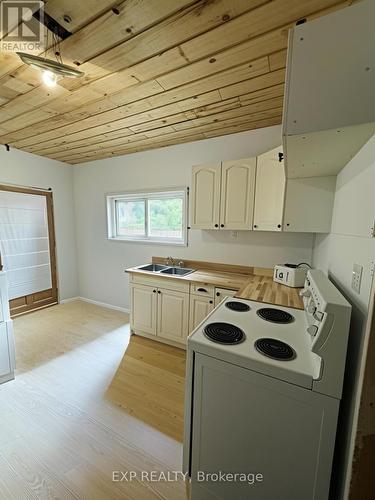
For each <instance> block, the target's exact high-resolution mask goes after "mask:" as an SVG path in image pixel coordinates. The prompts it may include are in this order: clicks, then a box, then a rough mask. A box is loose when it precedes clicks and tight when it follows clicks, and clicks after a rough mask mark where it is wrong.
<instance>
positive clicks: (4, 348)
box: [0, 322, 11, 377]
mask: <svg viewBox="0 0 375 500" xmlns="http://www.w3.org/2000/svg"><path fill="white" fill-rule="evenodd" d="M10 371H11V365H10V358H9V345H8V332H7V324H6V323H5V322H4V323H0V377H2V376H4V375H8V373H10Z"/></svg>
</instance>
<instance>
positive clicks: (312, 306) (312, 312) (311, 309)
mask: <svg viewBox="0 0 375 500" xmlns="http://www.w3.org/2000/svg"><path fill="white" fill-rule="evenodd" d="M315 311H316V307H315V304H314V302H310V304H309V305H308V307H307V312H308V313H310V314H314V313H315Z"/></svg>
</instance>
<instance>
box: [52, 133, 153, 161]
mask: <svg viewBox="0 0 375 500" xmlns="http://www.w3.org/2000/svg"><path fill="white" fill-rule="evenodd" d="M145 139H147V136H145V135H144V134H134V135H130V136H128V137H125V138H122V139H121V142H120V143H119V144H124V145H127V144H130V143H132V142H139V141H142V140H145ZM115 145H116V144H115V141H114V146H115ZM109 148H110V147H109V146H107V145H106V143H98V144H96V145H95V146H92V145H90V146H85V147H83V148H80V151H79V152H75V151H74V150H72V151H64V152H63V153H51V154H49V155H48V156H49V157H50V158H54V159H55V160H59V159H60V158H70V157H79V156H81V155H82V154H85V153H91V152H93V151H94V152H95V153H99V152H100V151H107V150H108V149H109Z"/></svg>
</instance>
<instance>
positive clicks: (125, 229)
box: [116, 200, 146, 237]
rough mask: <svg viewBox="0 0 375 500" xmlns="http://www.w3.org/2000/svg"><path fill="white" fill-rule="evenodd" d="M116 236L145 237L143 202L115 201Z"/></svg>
mask: <svg viewBox="0 0 375 500" xmlns="http://www.w3.org/2000/svg"><path fill="white" fill-rule="evenodd" d="M116 217H117V224H116V225H117V231H116V232H117V235H118V236H130V237H133V236H134V237H136V236H145V235H146V226H145V201H144V200H129V201H122V200H116Z"/></svg>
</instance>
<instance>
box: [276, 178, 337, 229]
mask: <svg viewBox="0 0 375 500" xmlns="http://www.w3.org/2000/svg"><path fill="white" fill-rule="evenodd" d="M335 187H336V177H335V176H329V177H306V178H302V179H287V183H286V194H285V209H284V231H291V232H293V231H294V232H300V233H303V232H305V233H329V232H330V230H331V221H332V210H333V202H334V197H335Z"/></svg>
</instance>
